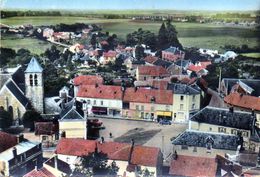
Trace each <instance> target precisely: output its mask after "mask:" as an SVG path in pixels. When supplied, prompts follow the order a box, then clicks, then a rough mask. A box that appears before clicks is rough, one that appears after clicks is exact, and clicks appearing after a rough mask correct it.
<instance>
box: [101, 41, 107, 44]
mask: <svg viewBox="0 0 260 177" xmlns="http://www.w3.org/2000/svg"><path fill="white" fill-rule="evenodd" d="M100 44H101V45H109V44H108V42H107V41H101V42H100Z"/></svg>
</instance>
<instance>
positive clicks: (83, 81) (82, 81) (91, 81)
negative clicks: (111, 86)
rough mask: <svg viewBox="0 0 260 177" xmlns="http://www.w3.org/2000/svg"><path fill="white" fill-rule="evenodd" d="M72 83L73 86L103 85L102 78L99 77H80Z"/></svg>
mask: <svg viewBox="0 0 260 177" xmlns="http://www.w3.org/2000/svg"><path fill="white" fill-rule="evenodd" d="M73 83H74V85H75V86H78V85H95V84H103V78H102V77H101V76H92V75H81V76H77V77H75V78H74V79H73Z"/></svg>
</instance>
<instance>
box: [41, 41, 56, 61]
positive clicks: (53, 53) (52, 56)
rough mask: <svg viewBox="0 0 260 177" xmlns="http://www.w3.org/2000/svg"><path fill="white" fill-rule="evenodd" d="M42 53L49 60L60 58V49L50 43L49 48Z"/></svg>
mask: <svg viewBox="0 0 260 177" xmlns="http://www.w3.org/2000/svg"><path fill="white" fill-rule="evenodd" d="M44 55H45V56H46V57H47V58H48V59H49V60H50V61H55V60H57V59H59V58H60V51H59V50H58V49H57V47H56V46H55V45H52V46H51V48H50V49H49V48H48V49H47V50H46V51H45V52H44Z"/></svg>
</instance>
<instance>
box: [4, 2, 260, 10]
mask: <svg viewBox="0 0 260 177" xmlns="http://www.w3.org/2000/svg"><path fill="white" fill-rule="evenodd" d="M0 6H1V9H31V10H37V9H43V10H44V9H66V10H97V9H108V10H109V9H110V10H113V9H118V10H124V9H133V10H139V9H154V10H156V9H168V10H217V11H219V10H221V11H225V10H232V11H235V10H259V9H260V0H0Z"/></svg>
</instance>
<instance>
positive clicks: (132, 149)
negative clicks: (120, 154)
mask: <svg viewBox="0 0 260 177" xmlns="http://www.w3.org/2000/svg"><path fill="white" fill-rule="evenodd" d="M131 141H132V144H131V148H130V152H129V156H128V164H131V157H132V154H133V151H134V146H135V141H134V139H132V140H131Z"/></svg>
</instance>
